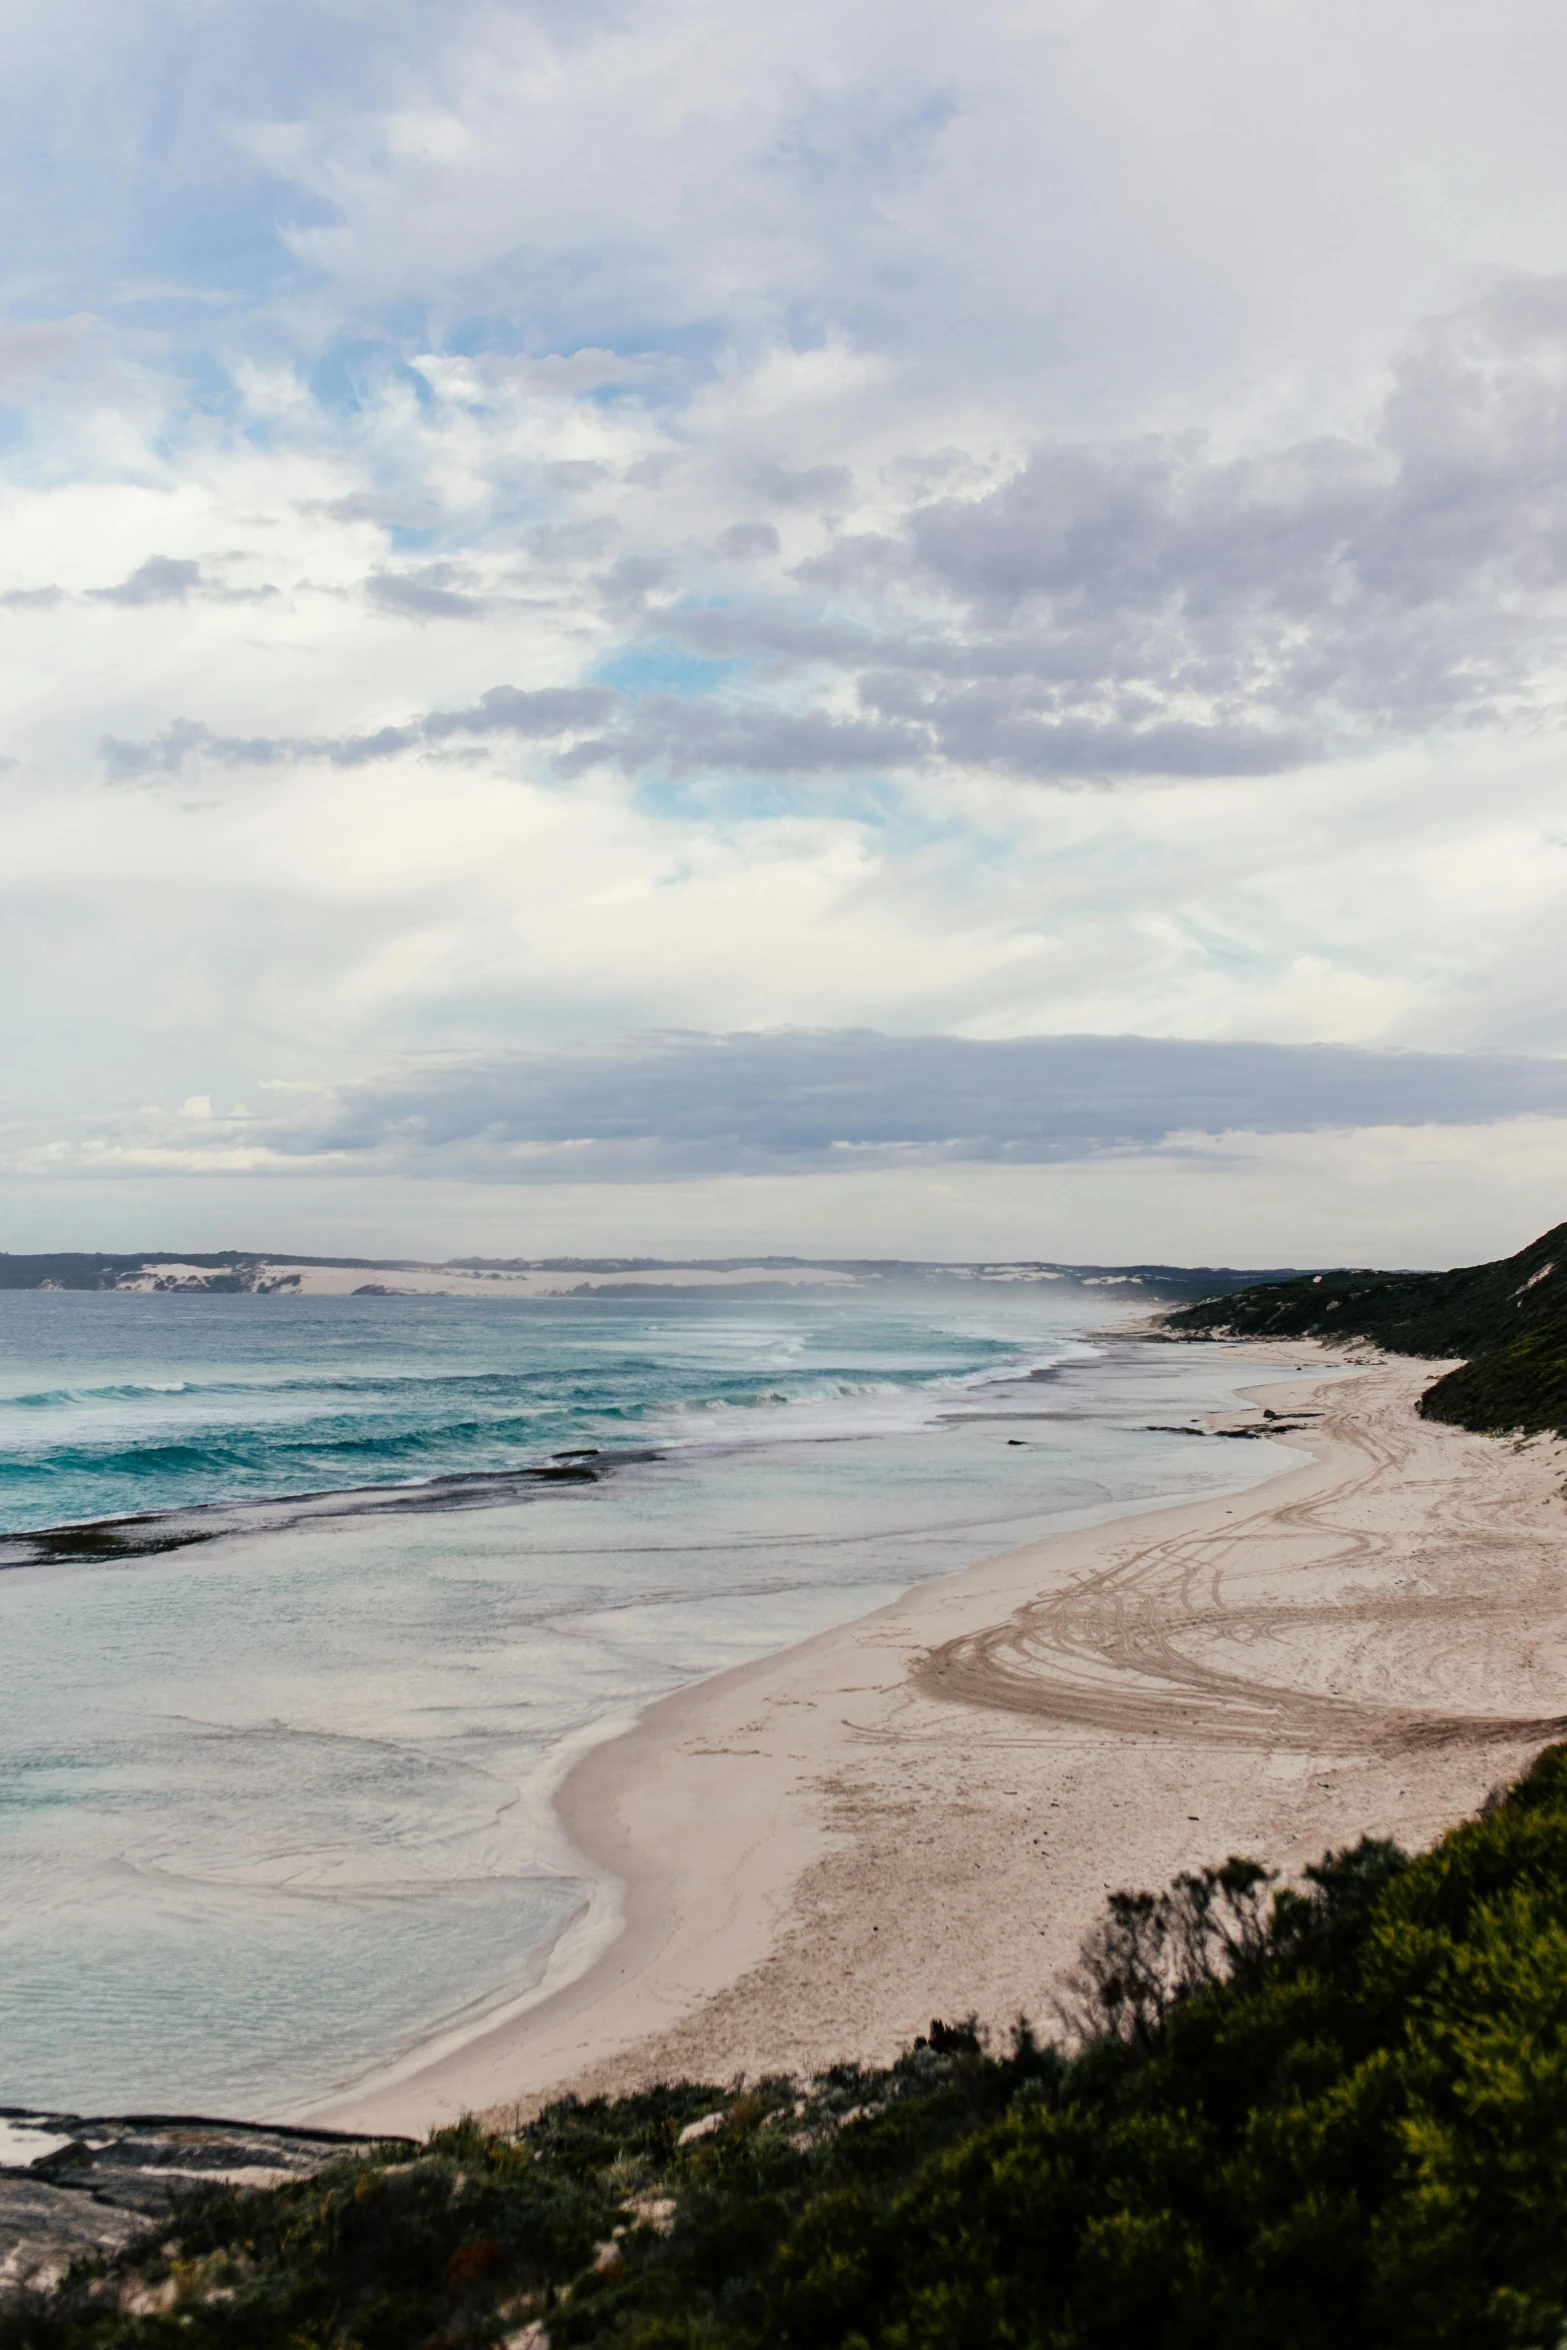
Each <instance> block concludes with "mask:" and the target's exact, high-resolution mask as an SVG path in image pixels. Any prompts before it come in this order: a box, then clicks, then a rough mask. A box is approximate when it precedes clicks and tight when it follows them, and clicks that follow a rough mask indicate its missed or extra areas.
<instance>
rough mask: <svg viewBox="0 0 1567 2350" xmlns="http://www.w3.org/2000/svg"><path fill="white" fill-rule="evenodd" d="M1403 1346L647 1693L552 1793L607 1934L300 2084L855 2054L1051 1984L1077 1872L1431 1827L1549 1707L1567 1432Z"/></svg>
mask: <svg viewBox="0 0 1567 2350" xmlns="http://www.w3.org/2000/svg"><path fill="white" fill-rule="evenodd" d="M1237 1351H1238V1352H1239V1351H1242V1350H1239V1349H1238V1350H1237ZM1244 1352H1245V1354H1246V1355H1247V1357H1248V1358H1250V1359H1253V1360H1256V1361H1258V1362H1259V1363H1262V1362H1266V1363H1268V1364H1269V1365H1270V1367H1272V1366H1275V1365H1277V1364H1279V1363H1280V1362H1285V1361H1287V1362H1289V1363H1291V1364H1294V1363H1299V1362H1301V1361H1303V1360H1307V1359H1309V1358H1310V1356H1311V1354H1312V1350H1311V1349H1310V1348H1309V1347H1306V1346H1302V1345H1299V1344H1297V1345H1295V1346H1292V1347H1291V1348H1290V1349H1289V1351H1288V1354H1287V1355H1282V1354H1281V1353H1280V1352H1279V1351H1278V1350H1274V1349H1268V1348H1264V1347H1260V1346H1249V1347H1247V1348H1246V1349H1245V1350H1244ZM1326 1359H1330V1360H1333V1361H1335V1362H1342V1360H1343V1358H1342V1356H1337V1355H1335V1356H1332V1357H1329V1358H1326ZM1433 1376H1434V1369H1433V1366H1432V1365H1430V1364H1425V1363H1409V1362H1388V1363H1382V1364H1377V1365H1375V1366H1373V1367H1370V1368H1368V1369H1367V1370H1366V1371H1365V1372H1364V1374H1363V1375H1362V1376H1360V1377H1357V1378H1355V1379H1353V1380H1351V1381H1342V1380H1340V1381H1336V1382H1334V1383H1331V1384H1327V1383H1320V1382H1319V1383H1316V1384H1315V1385H1314V1384H1313V1382H1312V1381H1311V1380H1310V1379H1305V1380H1302V1381H1301V1382H1300V1384H1299V1385H1298V1387H1291V1388H1283V1389H1281V1388H1280V1387H1278V1386H1276V1385H1273V1384H1269V1385H1268V1386H1267V1387H1266V1388H1265V1389H1264V1390H1262V1391H1261V1392H1262V1397H1263V1400H1265V1401H1266V1402H1267V1403H1268V1404H1270V1405H1272V1406H1273V1407H1274V1408H1275V1409H1279V1408H1283V1407H1286V1406H1287V1407H1288V1408H1290V1409H1296V1408H1301V1407H1312V1406H1315V1407H1317V1408H1320V1409H1321V1411H1322V1413H1323V1418H1322V1420H1321V1422H1320V1425H1319V1428H1318V1429H1317V1430H1316V1431H1315V1432H1313V1433H1312V1434H1311V1435H1310V1436H1309V1437H1297V1438H1294V1439H1290V1440H1288V1441H1289V1442H1290V1443H1291V1445H1292V1446H1293V1447H1294V1448H1295V1450H1296V1455H1297V1459H1296V1464H1295V1465H1290V1464H1289V1462H1288V1460H1287V1457H1284V1458H1283V1462H1282V1473H1281V1474H1280V1475H1279V1476H1278V1477H1277V1478H1276V1479H1274V1480H1273V1481H1271V1482H1270V1483H1268V1484H1267V1485H1265V1486H1263V1487H1261V1488H1258V1487H1255V1486H1253V1487H1250V1488H1249V1489H1248V1490H1247V1491H1245V1492H1244V1493H1239V1494H1230V1495H1227V1496H1222V1497H1220V1498H1219V1499H1217V1500H1215V1499H1212V1498H1209V1499H1205V1500H1202V1501H1199V1502H1194V1503H1184V1504H1181V1505H1178V1506H1175V1507H1171V1508H1161V1509H1159V1510H1157V1511H1156V1512H1152V1513H1147V1514H1142V1515H1137V1516H1130V1517H1122V1518H1117V1519H1114V1520H1112V1521H1110V1522H1109V1523H1107V1524H1104V1525H1100V1526H1096V1527H1092V1528H1090V1529H1088V1530H1087V1531H1084V1532H1079V1533H1073V1534H1067V1535H1063V1536H1059V1537H1056V1538H1053V1539H1050V1540H1047V1541H1043V1542H1040V1543H1036V1544H1033V1545H1031V1546H1030V1547H1029V1548H1027V1549H1025V1550H1021V1551H1018V1552H1016V1553H1014V1554H1013V1555H1012V1556H1010V1557H1007V1558H1002V1559H996V1560H993V1561H990V1562H989V1563H987V1564H985V1565H983V1566H979V1567H976V1568H973V1569H971V1570H970V1571H969V1572H967V1573H965V1574H962V1575H957V1576H952V1577H950V1578H947V1579H945V1580H942V1581H939V1582H935V1583H925V1584H922V1585H919V1586H918V1587H916V1588H915V1589H914V1590H912V1591H910V1592H909V1593H907V1594H906V1595H905V1596H904V1597H903V1598H902V1599H900V1600H898V1601H896V1602H895V1603H894V1604H893V1605H892V1606H890V1607H886V1608H883V1609H881V1610H880V1611H879V1612H878V1613H876V1614H875V1615H871V1616H867V1617H864V1618H862V1619H861V1620H859V1621H858V1622H856V1623H853V1624H849V1625H846V1626H843V1627H840V1628H839V1629H838V1630H836V1631H833V1632H829V1633H826V1634H823V1635H822V1636H820V1637H819V1638H817V1639H814V1640H810V1641H807V1642H805V1643H804V1644H802V1645H801V1646H799V1647H797V1648H793V1649H789V1650H786V1651H785V1652H784V1653H782V1654H781V1655H778V1656H775V1657H771V1658H769V1659H767V1660H766V1661H764V1662H763V1663H760V1664H756V1665H749V1666H745V1667H742V1668H740V1669H739V1670H737V1671H733V1672H728V1673H724V1674H721V1675H719V1676H718V1677H717V1678H716V1679H714V1680H711V1681H707V1682H704V1683H702V1684H700V1685H698V1686H697V1687H695V1688H693V1689H689V1690H686V1691H683V1692H681V1693H680V1694H678V1695H676V1696H674V1697H671V1698H666V1699H664V1700H663V1701H661V1702H660V1703H659V1704H656V1705H654V1706H652V1707H650V1708H649V1709H648V1711H647V1713H646V1714H645V1715H644V1716H643V1717H642V1719H641V1721H640V1722H639V1723H638V1724H637V1726H636V1727H635V1728H634V1729H633V1730H632V1731H631V1732H630V1733H629V1734H628V1735H626V1736H624V1737H622V1738H619V1739H616V1740H614V1741H612V1742H610V1743H608V1744H605V1745H601V1746H599V1747H597V1748H595V1749H593V1750H592V1751H591V1752H589V1753H588V1754H587V1756H586V1757H585V1758H584V1759H583V1760H582V1761H581V1762H580V1763H579V1764H578V1765H577V1767H576V1769H575V1770H574V1771H573V1772H572V1774H571V1776H570V1777H569V1779H568V1780H567V1782H566V1785H565V1789H564V1791H563V1795H562V1799H561V1808H562V1812H563V1815H564V1817H565V1820H566V1823H567V1826H568V1827H569V1829H570V1831H571V1833H572V1835H573V1837H574V1839H575V1840H576V1842H577V1843H578V1844H579V1845H580V1847H581V1848H582V1849H583V1851H584V1852H585V1853H586V1854H587V1855H588V1856H589V1857H590V1858H591V1859H592V1860H593V1861H594V1862H595V1863H596V1864H597V1865H598V1866H599V1867H601V1868H605V1869H608V1870H610V1871H612V1872H613V1873H614V1875H615V1876H616V1877H617V1878H619V1879H620V1880H621V1881H622V1883H623V1886H624V1920H625V1923H624V1928H623V1931H622V1932H621V1933H620V1935H619V1936H618V1938H617V1939H615V1940H614V1941H613V1943H612V1944H611V1946H610V1947H609V1949H608V1950H607V1951H606V1952H604V1953H603V1955H601V1956H600V1957H598V1958H597V1960H596V1961H595V1963H593V1964H592V1965H590V1966H589V1967H588V1968H587V1971H586V1972H585V1973H583V1974H582V1975H581V1976H580V1977H579V1979H577V1980H576V1981H574V1982H570V1983H568V1984H567V1985H566V1986H565V1987H564V1988H562V1989H559V1990H554V1991H551V1992H550V1993H549V1995H547V1996H545V1997H543V1998H541V1999H537V2000H535V2002H534V2003H533V2004H532V2005H530V2006H527V2007H526V2008H524V2009H523V2010H522V2012H513V2013H512V2014H511V2015H510V2016H509V2017H508V2018H506V2019H505V2020H503V2021H501V2022H499V2023H498V2024H493V2025H492V2026H491V2027H490V2028H488V2029H486V2030H483V2031H480V2032H478V2033H477V2034H475V2035H474V2036H472V2037H470V2038H469V2039H467V2040H466V2041H465V2042H462V2043H461V2044H459V2045H456V2046H452V2045H450V2044H449V2043H448V2044H446V2045H443V2046H440V2047H439V2048H438V2049H433V2050H432V2052H431V2054H430V2056H429V2058H428V2060H427V2061H423V2062H420V2061H418V2060H417V2059H416V2060H415V2061H414V2063H413V2064H412V2065H409V2066H405V2067H402V2068H399V2074H398V2075H397V2076H386V2077H384V2078H383V2080H382V2082H381V2083H380V2084H379V2085H377V2084H375V2083H367V2084H365V2085H363V2086H362V2087H361V2088H360V2089H358V2090H357V2091H355V2092H353V2093H352V2094H348V2095H344V2096H341V2097H338V2098H336V2099H333V2100H332V2101H330V2102H328V2103H326V2104H324V2105H321V2106H319V2107H317V2108H316V2109H315V2118H316V2119H317V2120H320V2121H329V2122H332V2123H334V2124H337V2125H339V2126H347V2127H363V2128H388V2129H399V2130H410V2131H412V2130H423V2129H425V2128H428V2127H430V2126H431V2125H433V2124H435V2123H438V2122H441V2121H444V2120H449V2119H451V2118H453V2117H455V2116H456V2115H457V2114H459V2113H461V2112H463V2111H465V2110H469V2109H488V2110H491V2111H495V2112H498V2113H502V2114H508V2115H509V2114H510V2113H511V2112H512V2111H513V2110H515V2109H517V2108H520V2109H521V2110H522V2111H524V2112H526V2111H527V2110H529V2109H530V2108H531V2107H533V2106H536V2105H537V2104H538V2103H540V2102H541V2101H542V2100H543V2098H544V2097H546V2096H547V2095H549V2094H551V2093H553V2092H556V2091H559V2090H561V2089H563V2088H568V2087H569V2088H575V2089H579V2090H590V2089H609V2090H618V2089H621V2088H626V2087H630V2086H633V2085H636V2084H638V2083H641V2082H645V2081H647V2080H650V2079H653V2078H657V2077H659V2076H666V2077H667V2076H678V2075H681V2074H685V2075H690V2076H696V2077H701V2078H705V2079H709V2080H713V2079H718V2080H724V2079H728V2078H731V2077H732V2076H734V2075H735V2074H737V2073H739V2072H742V2071H743V2072H746V2073H749V2074H752V2075H755V2074H757V2073H761V2072H765V2071H773V2070H789V2071H809V2070H811V2069H814V2068H816V2067H819V2066H821V2065H824V2064H826V2063H828V2062H830V2061H832V2060H833V2059H835V2058H838V2057H856V2058H860V2059H863V2060H867V2061H872V2060H874V2061H885V2060H887V2059H888V2058H890V2057H891V2056H892V2055H894V2054H895V2053H896V2051H897V2050H898V2049H899V2048H900V2047H901V2046H903V2045H905V2044H906V2043H907V2041H908V2040H909V2039H910V2037H911V2036H912V2035H913V2034H914V2033H915V2032H917V2031H922V2030H925V2029H926V2028H928V2025H929V2021H930V2019H931V2017H932V2016H938V2015H939V2016H943V2017H947V2018H952V2017H955V2016H962V2015H966V2014H968V2013H969V2012H971V2011H977V2012H978V2014H979V2015H980V2017H981V2018H982V2019H985V2020H987V2021H989V2022H990V2023H992V2024H995V2025H999V2026H1005V2025H1006V2024H1007V2023H1008V2022H1009V2021H1010V2020H1011V2019H1012V2018H1013V2017H1014V2016H1016V2015H1017V2014H1018V2013H1019V2012H1020V2011H1026V2012H1028V2013H1030V2014H1031V2015H1034V2016H1036V2017H1041V2016H1044V2017H1048V2014H1049V1994H1050V1988H1051V1985H1052V1983H1053V1981H1054V1979H1055V1978H1056V1976H1057V1974H1058V1973H1059V1971H1060V1969H1061V1968H1062V1967H1063V1966H1064V1965H1066V1964H1067V1963H1069V1961H1070V1960H1071V1958H1072V1956H1073V1955H1074V1953H1075V1951H1076V1948H1077V1944H1078V1942H1079V1940H1080V1938H1081V1936H1082V1934H1083V1933H1084V1931H1085V1930H1086V1929H1087V1928H1088V1926H1089V1925H1090V1924H1091V1923H1092V1922H1093V1921H1094V1919H1095V1918H1096V1916H1097V1915H1098V1914H1099V1913H1100V1909H1101V1906H1102V1903H1103V1900H1104V1895H1105V1893H1106V1892H1107V1891H1108V1890H1109V1889H1110V1888H1111V1887H1112V1886H1121V1885H1148V1886H1157V1885H1160V1884H1163V1883H1164V1882H1165V1881H1166V1880H1167V1879H1168V1878H1169V1877H1170V1876H1171V1875H1172V1874H1173V1872H1174V1871H1176V1870H1177V1869H1180V1868H1183V1867H1191V1866H1193V1865H1195V1864H1197V1863H1199V1862H1204V1861H1212V1860H1218V1859H1222V1858H1223V1857H1224V1856H1225V1855H1226V1854H1227V1853H1230V1852H1246V1853H1252V1854H1255V1855H1257V1856H1258V1857H1261V1858H1265V1859H1267V1860H1268V1861H1270V1862H1272V1863H1274V1864H1276V1865H1282V1866H1284V1867H1285V1868H1287V1869H1298V1868H1299V1867H1300V1866H1301V1865H1302V1864H1304V1863H1305V1862H1306V1861H1308V1860H1311V1859H1314V1858H1315V1857H1316V1856H1317V1855H1318V1854H1320V1853H1321V1852H1322V1851H1323V1850H1324V1848H1325V1847H1327V1846H1329V1845H1331V1844H1340V1843H1343V1842H1346V1841H1349V1840H1352V1839H1353V1838H1355V1837H1356V1836H1359V1835H1360V1834H1362V1833H1367V1832H1369V1833H1374V1834H1378V1835H1393V1836H1396V1837H1398V1838H1399V1839H1400V1840H1401V1841H1402V1842H1404V1843H1406V1844H1410V1845H1418V1844H1421V1843H1424V1842H1426V1841H1428V1840H1429V1839H1430V1838H1431V1837H1432V1836H1434V1835H1435V1834H1437V1833H1438V1832H1439V1831H1440V1830H1441V1829H1442V1828H1443V1827H1445V1826H1446V1825H1448V1824H1449V1823H1450V1822H1451V1821H1453V1820H1454V1819H1456V1818H1458V1817H1459V1816H1461V1815H1462V1814H1463V1813H1465V1812H1467V1811H1469V1810H1472V1809H1473V1807H1474V1806H1475V1805H1476V1804H1477V1803H1478V1802H1479V1801H1480V1800H1481V1798H1482V1797H1483V1796H1484V1794H1485V1792H1486V1790H1487V1789H1488V1788H1489V1787H1490V1786H1492V1785H1493V1784H1494V1783H1495V1782H1496V1781H1497V1780H1499V1779H1502V1778H1505V1777H1507V1776H1509V1775H1511V1774H1512V1773H1514V1772H1515V1771H1516V1770H1517V1769H1518V1768H1519V1767H1520V1766H1521V1765H1522V1763H1523V1762H1524V1761H1525V1760H1526V1758H1527V1757H1528V1756H1529V1755H1530V1754H1531V1753H1533V1752H1534V1751H1535V1750H1536V1749H1537V1748H1538V1747H1540V1746H1541V1745H1542V1744H1544V1743H1545V1742H1546V1741H1547V1739H1549V1738H1551V1737H1553V1736H1559V1735H1562V1734H1563V1733H1564V1729H1567V1724H1564V1721H1563V1719H1562V1717H1564V1716H1567V1508H1564V1506H1563V1498H1562V1489H1563V1478H1564V1473H1567V1448H1563V1447H1562V1446H1560V1445H1557V1444H1554V1443H1540V1444H1535V1445H1531V1446H1529V1447H1527V1448H1523V1449H1520V1448H1518V1447H1517V1446H1515V1445H1513V1444H1511V1443H1506V1442H1502V1441H1499V1440H1496V1439H1492V1438H1486V1437H1478V1436H1470V1435H1467V1434H1465V1433H1463V1432H1462V1431H1459V1430H1456V1429H1450V1428H1443V1427H1440V1426H1437V1425H1435V1424H1433V1423H1427V1422H1425V1421H1422V1420H1420V1419H1419V1418H1417V1417H1416V1414H1415V1412H1414V1408H1413V1406H1414V1401H1415V1398H1416V1397H1417V1396H1418V1395H1419V1393H1420V1391H1421V1390H1422V1388H1423V1387H1425V1386H1426V1385H1428V1384H1429V1382H1430V1380H1431V1379H1432V1377H1433ZM1280 1449H1281V1455H1282V1452H1283V1448H1282V1446H1281V1448H1280Z"/></svg>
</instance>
